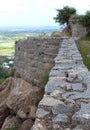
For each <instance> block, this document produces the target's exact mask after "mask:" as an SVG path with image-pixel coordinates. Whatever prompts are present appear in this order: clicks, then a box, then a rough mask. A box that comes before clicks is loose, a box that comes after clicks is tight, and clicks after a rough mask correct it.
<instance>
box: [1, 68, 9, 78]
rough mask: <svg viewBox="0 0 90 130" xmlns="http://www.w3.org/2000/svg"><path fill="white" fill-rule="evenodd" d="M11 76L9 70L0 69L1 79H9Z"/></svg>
mask: <svg viewBox="0 0 90 130" xmlns="http://www.w3.org/2000/svg"><path fill="white" fill-rule="evenodd" d="M9 76H10V75H9V71H8V70H7V69H4V68H3V67H0V78H1V79H2V78H4V79H5V78H8V77H9Z"/></svg>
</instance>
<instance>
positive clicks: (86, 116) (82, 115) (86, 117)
mask: <svg viewBox="0 0 90 130" xmlns="http://www.w3.org/2000/svg"><path fill="white" fill-rule="evenodd" d="M72 121H73V122H79V123H82V124H88V123H89V122H90V103H89V104H85V103H81V109H80V110H79V111H78V112H76V113H75V114H74V115H73V117H72ZM89 126H90V123H89Z"/></svg>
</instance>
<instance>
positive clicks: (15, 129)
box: [6, 124, 18, 130]
mask: <svg viewBox="0 0 90 130" xmlns="http://www.w3.org/2000/svg"><path fill="white" fill-rule="evenodd" d="M6 130H18V126H17V125H16V124H14V125H13V126H12V127H11V128H7V129H6Z"/></svg>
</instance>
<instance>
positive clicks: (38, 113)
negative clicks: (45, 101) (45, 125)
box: [36, 108, 49, 118]
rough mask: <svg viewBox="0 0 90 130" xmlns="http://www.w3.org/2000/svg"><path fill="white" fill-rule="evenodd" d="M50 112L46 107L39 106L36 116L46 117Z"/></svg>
mask: <svg viewBox="0 0 90 130" xmlns="http://www.w3.org/2000/svg"><path fill="white" fill-rule="evenodd" d="M48 114H49V112H48V111H45V110H44V109H41V108H38V109H37V112H36V117H38V118H44V117H45V116H46V115H48Z"/></svg>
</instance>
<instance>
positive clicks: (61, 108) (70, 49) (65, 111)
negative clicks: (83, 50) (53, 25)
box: [32, 38, 90, 130]
mask: <svg viewBox="0 0 90 130" xmlns="http://www.w3.org/2000/svg"><path fill="white" fill-rule="evenodd" d="M32 130H90V72H89V71H88V69H87V68H86V66H85V65H84V64H83V61H82V57H81V54H80V52H79V50H78V48H77V46H76V42H75V40H74V38H64V39H63V41H62V44H61V48H60V49H59V52H58V55H57V56H56V58H55V66H54V67H53V68H52V70H51V72H50V75H49V81H48V83H47V84H46V86H45V94H44V96H43V99H42V100H41V101H40V103H39V105H38V109H37V112H36V120H35V123H34V125H33V127H32Z"/></svg>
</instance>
